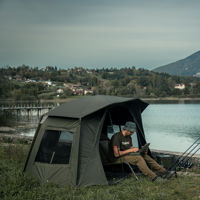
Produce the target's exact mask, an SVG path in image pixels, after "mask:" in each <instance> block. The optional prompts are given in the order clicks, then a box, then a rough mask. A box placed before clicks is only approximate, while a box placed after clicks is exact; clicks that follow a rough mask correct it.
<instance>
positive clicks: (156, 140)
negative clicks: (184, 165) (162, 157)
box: [142, 104, 200, 153]
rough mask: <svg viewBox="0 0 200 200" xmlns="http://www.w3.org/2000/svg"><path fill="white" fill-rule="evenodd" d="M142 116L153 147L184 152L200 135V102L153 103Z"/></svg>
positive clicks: (147, 135)
mask: <svg viewBox="0 0 200 200" xmlns="http://www.w3.org/2000/svg"><path fill="white" fill-rule="evenodd" d="M142 117H143V126H144V131H145V135H146V140H147V142H150V143H151V146H150V147H151V148H152V149H159V150H169V151H179V152H184V151H185V150H186V149H187V148H188V147H189V146H190V145H191V144H192V143H193V142H194V141H195V140H196V139H197V138H198V137H200V122H199V121H200V104H151V105H149V106H148V107H147V108H146V110H145V111H144V112H143V114H142ZM198 153H200V152H198Z"/></svg>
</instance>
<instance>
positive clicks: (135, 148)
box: [130, 147, 139, 153]
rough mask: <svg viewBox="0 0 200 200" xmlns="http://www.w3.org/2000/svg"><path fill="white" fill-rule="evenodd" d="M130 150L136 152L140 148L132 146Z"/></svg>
mask: <svg viewBox="0 0 200 200" xmlns="http://www.w3.org/2000/svg"><path fill="white" fill-rule="evenodd" d="M130 150H131V151H130V152H134V153H135V152H138V151H139V148H137V147H131V148H130Z"/></svg>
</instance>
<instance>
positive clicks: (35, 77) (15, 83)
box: [0, 65, 200, 100]
mask: <svg viewBox="0 0 200 200" xmlns="http://www.w3.org/2000/svg"><path fill="white" fill-rule="evenodd" d="M27 80H30V81H29V82H28V81H27ZM47 80H50V81H53V82H54V83H55V85H56V86H54V87H49V86H47V85H44V84H43V82H42V81H47ZM64 83H65V84H69V83H70V84H77V85H80V87H82V88H83V89H84V88H87V89H91V90H92V91H93V94H105V95H117V96H128V97H140V98H142V97H143V98H144V97H152V98H157V97H200V79H199V78H195V77H181V76H171V75H169V74H164V73H156V72H153V71H149V70H146V69H136V68H135V67H127V68H121V69H117V68H103V69H85V68H80V67H74V68H70V69H58V68H57V67H52V66H47V67H45V68H43V69H40V68H38V67H34V68H33V67H30V66H26V65H22V66H19V67H5V68H1V69H0V98H1V99H15V100H33V99H34V100H38V99H41V98H54V97H55V96H56V89H57V88H61V87H62V88H63V85H64ZM176 84H184V85H185V88H184V89H176V88H175V85H176ZM63 90H64V94H62V96H61V98H66V97H68V96H72V95H73V92H72V91H70V90H69V89H68V88H64V89H63Z"/></svg>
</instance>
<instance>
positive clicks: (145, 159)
mask: <svg viewBox="0 0 200 200" xmlns="http://www.w3.org/2000/svg"><path fill="white" fill-rule="evenodd" d="M134 132H136V125H135V123H133V122H126V124H125V126H124V128H123V130H122V131H121V132H119V133H116V134H114V135H113V136H112V138H111V143H110V145H111V150H112V151H111V152H112V156H113V159H115V162H121V161H127V162H129V163H130V164H132V165H136V166H137V167H138V168H139V169H140V171H141V172H142V173H143V174H144V175H146V176H148V177H150V178H151V179H152V181H156V182H162V183H163V182H166V180H165V179H162V178H161V177H159V176H157V175H156V174H155V173H154V172H153V171H152V170H151V169H149V167H148V166H147V164H148V165H149V166H150V167H151V168H152V169H153V170H155V171H157V172H158V173H159V174H165V173H166V172H167V171H166V169H164V168H163V167H162V166H160V165H159V164H158V163H157V162H156V161H155V160H153V159H152V158H151V157H150V156H149V155H147V151H146V152H145V153H144V154H139V153H138V154H135V155H131V153H132V152H139V149H138V148H135V147H133V145H132V139H131V135H132V134H133V133H134Z"/></svg>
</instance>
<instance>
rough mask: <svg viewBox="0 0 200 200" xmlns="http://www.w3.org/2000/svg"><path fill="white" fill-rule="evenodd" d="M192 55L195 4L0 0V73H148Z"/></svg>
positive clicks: (198, 43)
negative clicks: (27, 69)
mask: <svg viewBox="0 0 200 200" xmlns="http://www.w3.org/2000/svg"><path fill="white" fill-rule="evenodd" d="M198 50H200V1H199V0H71V1H70V0H0V67H3V66H6V65H11V66H19V65H22V64H27V65H30V66H32V67H35V66H39V67H43V66H46V65H51V66H57V67H73V66H83V67H87V68H101V67H131V66H136V67H137V68H139V67H140V68H148V69H153V68H155V67H158V66H161V65H164V64H168V63H171V62H174V61H177V60H179V59H182V58H185V57H187V56H189V55H191V54H193V53H194V52H196V51H198Z"/></svg>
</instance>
